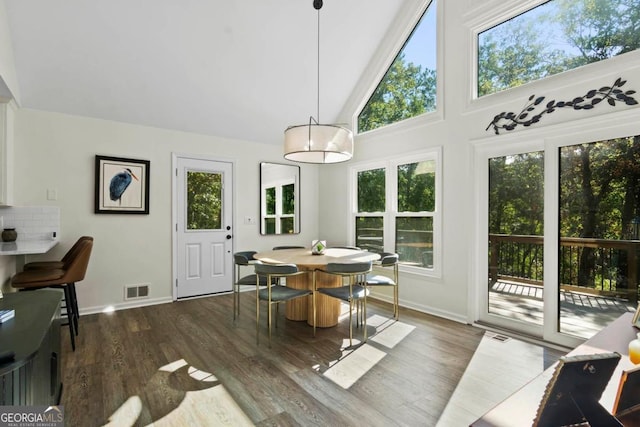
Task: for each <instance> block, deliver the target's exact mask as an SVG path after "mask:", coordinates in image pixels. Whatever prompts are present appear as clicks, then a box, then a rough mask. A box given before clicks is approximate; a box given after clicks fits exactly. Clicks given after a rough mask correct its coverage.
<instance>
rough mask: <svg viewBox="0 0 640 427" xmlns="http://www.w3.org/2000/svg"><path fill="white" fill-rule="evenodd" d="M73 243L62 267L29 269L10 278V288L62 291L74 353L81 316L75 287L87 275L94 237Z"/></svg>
mask: <svg viewBox="0 0 640 427" xmlns="http://www.w3.org/2000/svg"><path fill="white" fill-rule="evenodd" d="M76 244H77V248H76V250H75V251H74V252H73V254H72V256H70V257H69V258H68V259H66V260H65V262H63V268H40V269H29V270H26V271H22V272H20V273H17V274H16V275H14V276H13V277H12V278H11V286H12V287H14V288H16V289H20V290H22V291H28V290H35V289H42V288H61V289H63V290H64V299H65V304H66V311H67V318H68V321H69V332H70V334H71V347H72V348H73V350H75V349H76V344H75V336H76V335H78V318H79V317H80V316H79V312H78V300H77V298H76V286H75V284H76V282H79V281H81V280H83V279H84V276H85V274H86V272H87V266H88V265H89V258H90V256H91V250H92V249H93V238H92V237H85V238H81V239H80V240H79V241H78V242H76ZM74 246H76V245H74ZM70 252H71V251H70ZM55 262H56V261H54V263H55Z"/></svg>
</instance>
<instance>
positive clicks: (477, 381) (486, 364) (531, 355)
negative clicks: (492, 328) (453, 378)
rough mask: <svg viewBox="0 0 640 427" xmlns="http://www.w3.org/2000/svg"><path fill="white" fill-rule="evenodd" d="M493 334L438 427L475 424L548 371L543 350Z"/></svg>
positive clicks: (480, 348) (483, 344) (488, 335)
mask: <svg viewBox="0 0 640 427" xmlns="http://www.w3.org/2000/svg"><path fill="white" fill-rule="evenodd" d="M491 335H492V334H491V333H485V336H484V337H483V338H482V340H481V341H480V344H479V345H478V347H477V348H476V351H475V353H474V355H473V357H472V359H471V361H469V364H468V365H467V369H466V370H465V372H464V374H463V375H462V378H461V379H460V382H458V386H457V387H456V389H455V391H454V392H453V395H452V396H451V399H450V400H449V403H448V404H447V407H446V408H445V410H444V412H443V413H442V415H441V417H440V420H439V421H438V424H437V426H441V427H450V426H463V425H469V424H471V423H472V422H474V421H475V420H477V419H478V418H480V417H481V416H482V415H484V414H485V413H486V412H487V411H489V410H490V409H491V408H493V407H494V406H495V405H497V404H498V403H500V402H502V401H503V400H504V399H506V398H507V397H508V396H510V395H511V394H513V393H514V392H515V391H516V390H518V389H519V388H520V387H522V386H523V385H525V384H526V383H528V382H529V381H531V380H532V379H533V378H535V377H536V376H537V375H539V374H540V373H542V371H544V350H543V348H542V347H540V346H537V345H534V344H529V343H525V342H523V341H519V340H516V339H509V340H507V341H499V340H496V339H494V338H491ZM536 404H537V403H536ZM532 421H533V420H532Z"/></svg>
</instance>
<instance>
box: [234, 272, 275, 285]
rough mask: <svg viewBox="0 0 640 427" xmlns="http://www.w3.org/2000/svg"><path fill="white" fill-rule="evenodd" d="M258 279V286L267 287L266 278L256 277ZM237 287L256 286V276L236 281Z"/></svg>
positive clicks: (251, 275) (248, 276)
mask: <svg viewBox="0 0 640 427" xmlns="http://www.w3.org/2000/svg"><path fill="white" fill-rule="evenodd" d="M258 277H259V278H260V286H267V278H266V277H264V276H258ZM236 283H237V285H239V286H255V285H256V275H255V274H249V275H247V276H244V277H243V278H241V279H240V280H238V281H237V282H236Z"/></svg>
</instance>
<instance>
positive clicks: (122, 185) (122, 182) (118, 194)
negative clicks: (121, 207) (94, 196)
mask: <svg viewBox="0 0 640 427" xmlns="http://www.w3.org/2000/svg"><path fill="white" fill-rule="evenodd" d="M132 178H133V179H135V180H136V181H139V179H138V177H137V176H135V175H134V173H133V172H131V169H129V168H125V169H124V170H123V171H122V172H119V173H117V174H115V175H114V176H113V178H111V183H109V197H110V198H111V200H113V201H114V202H115V201H116V200H117V201H118V204H119V203H121V202H122V194H124V192H125V191H126V189H127V188H128V187H129V184H131V179H132Z"/></svg>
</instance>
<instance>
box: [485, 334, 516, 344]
mask: <svg viewBox="0 0 640 427" xmlns="http://www.w3.org/2000/svg"><path fill="white" fill-rule="evenodd" d="M487 335H488V336H489V338H491V339H492V340H496V341H500V342H507V341H509V340H510V339H511V338H509V337H508V336H506V335H501V334H493V333H491V334H487Z"/></svg>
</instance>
